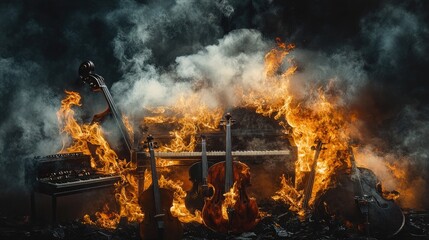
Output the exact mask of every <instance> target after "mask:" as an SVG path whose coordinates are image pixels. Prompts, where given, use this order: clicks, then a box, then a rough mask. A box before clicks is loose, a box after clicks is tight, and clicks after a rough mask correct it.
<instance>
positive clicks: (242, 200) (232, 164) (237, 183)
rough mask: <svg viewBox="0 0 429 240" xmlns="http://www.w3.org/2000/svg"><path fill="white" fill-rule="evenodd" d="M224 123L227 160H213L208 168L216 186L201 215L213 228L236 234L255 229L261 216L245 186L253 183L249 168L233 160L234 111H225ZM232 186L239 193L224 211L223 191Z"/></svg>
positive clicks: (209, 181)
mask: <svg viewBox="0 0 429 240" xmlns="http://www.w3.org/2000/svg"><path fill="white" fill-rule="evenodd" d="M223 123H224V125H225V127H226V151H225V155H226V157H225V161H223V162H218V163H216V164H214V165H213V166H211V167H210V168H209V170H208V175H207V182H208V184H209V185H210V186H212V187H213V188H214V193H213V196H212V197H210V198H207V199H206V200H205V204H204V207H203V211H202V217H203V221H204V224H205V225H206V226H207V227H208V228H210V229H212V230H213V231H216V232H220V233H232V234H235V233H241V232H245V231H249V230H251V229H253V228H254V227H255V226H256V224H257V223H258V222H259V220H260V219H259V210H258V206H257V204H256V200H255V199H254V198H250V197H248V196H247V193H246V187H248V186H250V168H249V167H248V166H247V165H246V164H244V163H242V162H239V161H232V153H231V124H232V123H233V120H232V118H231V114H229V113H227V114H226V115H225V120H224V121H223ZM233 187H235V188H236V193H237V194H236V196H235V203H234V204H233V205H232V206H228V207H227V209H226V214H224V213H223V209H222V207H223V204H224V200H225V196H224V194H225V193H228V192H230V190H231V188H233ZM224 208H225V206H224ZM224 211H225V209H224ZM225 215H226V216H225Z"/></svg>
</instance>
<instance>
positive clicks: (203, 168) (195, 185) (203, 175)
mask: <svg viewBox="0 0 429 240" xmlns="http://www.w3.org/2000/svg"><path fill="white" fill-rule="evenodd" d="M212 165H213V163H212V162H209V161H207V149H206V136H204V135H202V136H201V161H200V162H196V163H194V164H193V165H192V166H191V167H190V168H189V180H191V181H192V188H191V190H189V191H187V192H186V198H185V206H186V208H187V209H188V210H189V211H190V212H192V213H194V212H195V210H200V211H201V210H202V209H203V206H204V201H205V199H206V198H207V197H210V196H212V195H213V189H212V188H211V187H209V186H208V184H207V171H208V168H209V167H211V166H212Z"/></svg>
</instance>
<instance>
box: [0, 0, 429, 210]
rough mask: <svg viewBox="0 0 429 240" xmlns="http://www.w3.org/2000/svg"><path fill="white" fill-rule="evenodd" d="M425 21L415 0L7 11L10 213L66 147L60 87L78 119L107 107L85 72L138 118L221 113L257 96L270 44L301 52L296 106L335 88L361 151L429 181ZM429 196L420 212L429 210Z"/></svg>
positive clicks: (3, 61)
mask: <svg viewBox="0 0 429 240" xmlns="http://www.w3.org/2000/svg"><path fill="white" fill-rule="evenodd" d="M427 9H428V3H426V2H425V1H417V0H415V1H408V2H407V3H403V2H401V1H378V2H374V1H352V0H348V1H339V0H334V1H327V2H323V3H322V2H319V1H310V0H306V1H274V0H272V1H251V0H246V1H227V0H222V1H192V0H188V1H186V0H181V1H172V0H168V1H167V0H165V1H131V0H124V1H118V2H109V3H107V2H100V1H89V2H88V1H51V0H48V1H41V0H40V1H2V3H0V12H1V14H0V18H1V19H0V21H1V22H2V25H1V27H0V29H1V31H2V33H3V34H2V35H1V36H0V42H1V43H2V44H1V45H0V73H1V74H0V76H1V83H0V98H1V103H2V104H1V106H2V108H1V109H2V114H1V116H0V122H1V125H0V132H1V137H0V149H1V168H0V170H1V182H2V183H3V184H2V185H3V186H2V191H3V192H5V193H6V194H2V202H6V201H9V200H10V197H7V196H16V194H17V193H22V191H23V190H24V189H25V184H24V181H23V176H24V173H23V165H24V162H25V159H27V157H31V156H34V155H46V154H52V153H55V151H57V150H59V149H60V148H61V141H60V137H59V129H58V126H57V121H56V115H55V113H56V111H57V109H58V108H59V106H60V100H61V98H62V97H63V96H64V94H63V91H64V89H68V90H77V91H80V92H82V94H83V95H84V107H83V108H84V109H83V110H82V111H83V113H82V115H81V117H82V119H81V120H82V121H88V119H90V115H91V114H93V113H94V112H95V111H96V109H98V108H99V106H98V107H97V106H91V105H92V104H93V103H92V102H91V101H89V100H85V99H88V98H90V96H91V94H90V93H89V92H88V90H87V88H86V87H85V86H83V85H82V84H81V83H80V82H79V81H78V79H77V73H76V72H77V67H78V66H79V64H80V63H81V62H82V61H83V60H85V59H91V60H93V61H94V62H95V63H96V71H97V73H99V74H101V75H103V76H104V77H105V78H106V82H107V85H108V86H109V87H110V88H111V90H112V94H113V95H114V98H115V100H116V101H117V102H118V103H119V105H120V107H121V110H123V112H125V113H127V114H130V113H132V114H134V115H143V114H144V110H143V107H144V106H145V105H149V104H151V105H163V104H169V103H171V102H173V101H174V100H175V99H176V97H177V96H178V94H179V93H183V92H187V91H189V92H194V91H196V88H195V86H196V85H198V86H202V87H200V88H198V91H201V92H202V93H204V99H205V100H204V101H206V102H207V103H210V104H211V106H213V107H215V106H223V107H224V108H225V109H226V108H230V107H231V106H233V105H234V103H235V101H236V100H237V97H236V96H233V95H231V94H230V92H228V91H227V89H229V88H228V87H229V86H231V85H234V84H240V85H243V86H246V87H249V88H257V87H258V85H259V84H261V79H262V77H261V74H262V71H261V70H262V69H263V61H264V54H265V53H266V52H267V51H268V50H269V49H270V48H272V47H275V41H274V38H275V37H281V38H282V40H283V41H286V42H293V43H295V44H296V50H295V51H294V52H293V53H292V54H293V56H294V59H295V62H296V63H298V64H299V66H300V69H299V71H298V72H297V74H296V76H294V79H296V81H295V82H296V83H297V84H296V86H294V89H295V90H296V94H297V96H302V95H303V94H305V92H306V91H305V88H306V83H314V84H318V85H320V86H322V85H324V84H326V83H327V82H328V81H334V82H335V83H336V84H335V86H336V87H337V90H336V91H337V92H338V93H339V94H340V97H341V98H342V101H341V102H342V104H344V105H346V106H348V107H349V108H350V109H353V110H354V111H356V112H357V113H358V114H357V115H358V117H359V124H360V125H359V127H360V131H361V134H362V136H364V140H365V142H366V143H368V144H371V145H374V146H375V147H376V148H379V149H382V152H384V153H385V154H386V155H389V156H398V157H396V158H395V157H393V158H391V159H392V160H391V161H406V162H407V164H405V165H404V168H406V169H407V171H408V172H410V173H411V172H412V173H413V174H411V175H413V176H415V178H418V179H422V181H423V183H425V182H426V181H427V180H428V170H429V169H428V168H429V167H428V164H427V161H428V150H427V148H426V147H425V146H428V141H429V139H428V128H427V127H426V125H427V122H428V113H429V110H428V107H427V101H428V100H427V97H426V96H427V95H428V83H427V78H426V77H425V76H426V74H425V70H426V69H425V68H426V67H427V66H428V59H427V57H426V54H425V53H427V52H428V40H429V39H428V38H429V37H428V35H429V34H428V31H429V30H428V25H427V23H428V22H429V21H428V20H429V19H428V14H427V11H426V10H427ZM285 64H287V63H285ZM201 83H202V84H201ZM85 96H86V98H85ZM86 103H87V104H86ZM381 157H383V156H381ZM423 186H425V184H423ZM422 188H423V187H422ZM425 189H427V187H425V188H423V189H421V191H419V193H420V195H418V196H416V197H417V198H419V199H420V200H418V201H416V202H418V203H424V201H422V199H425V198H426V197H427V195H428V192H427V191H425ZM18 195H19V194H18ZM20 196H21V195H20ZM1 205H2V206H4V209H14V210H2V211H6V212H11V211H16V209H19V210H18V212H19V211H21V212H22V211H26V210H25V208H19V207H16V204H14V203H13V204H12V205H13V206H14V207H13V208H10V207H9V206H10V205H11V204H10V203H9V204H6V203H4V204H3V203H2V204H1ZM416 206H417V207H427V203H426V204H416Z"/></svg>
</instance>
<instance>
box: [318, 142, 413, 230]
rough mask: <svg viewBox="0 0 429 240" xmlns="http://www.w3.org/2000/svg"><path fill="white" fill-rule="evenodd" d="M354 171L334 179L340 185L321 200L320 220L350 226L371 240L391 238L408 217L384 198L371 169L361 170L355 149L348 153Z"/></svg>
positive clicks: (350, 148) (326, 193)
mask: <svg viewBox="0 0 429 240" xmlns="http://www.w3.org/2000/svg"><path fill="white" fill-rule="evenodd" d="M347 152H348V155H349V159H350V163H351V169H344V170H342V171H340V172H338V173H337V174H336V175H335V176H334V178H335V179H334V180H335V182H336V183H337V184H336V186H335V187H332V188H330V189H328V190H327V191H326V192H324V193H323V194H322V195H321V196H320V198H319V199H318V200H317V204H316V205H317V211H316V215H317V216H318V218H325V219H331V218H332V216H334V217H335V220H336V221H337V222H340V223H348V224H349V226H350V223H351V227H352V228H353V229H354V230H356V231H358V232H361V233H364V234H365V235H366V236H367V237H370V236H373V237H376V238H389V237H392V236H394V235H396V234H397V233H399V232H400V231H401V229H402V228H403V226H404V224H405V216H404V214H403V212H402V210H401V208H400V207H399V206H398V205H397V204H396V203H395V202H394V200H392V199H386V198H384V197H383V195H382V189H381V183H380V181H379V179H378V178H377V176H376V175H375V174H374V172H372V171H371V170H370V169H367V168H362V167H357V166H356V161H355V158H354V154H353V148H352V146H351V145H349V146H348V149H347Z"/></svg>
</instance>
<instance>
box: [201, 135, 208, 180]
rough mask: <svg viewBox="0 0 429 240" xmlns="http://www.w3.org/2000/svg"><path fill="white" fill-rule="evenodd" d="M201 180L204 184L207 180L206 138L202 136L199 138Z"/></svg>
mask: <svg viewBox="0 0 429 240" xmlns="http://www.w3.org/2000/svg"><path fill="white" fill-rule="evenodd" d="M201 168H202V169H201V170H202V174H201V178H202V179H201V182H202V183H203V184H206V182H207V174H208V173H207V172H208V170H207V169H208V163H207V150H206V138H205V137H204V136H203V137H202V140H201Z"/></svg>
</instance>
